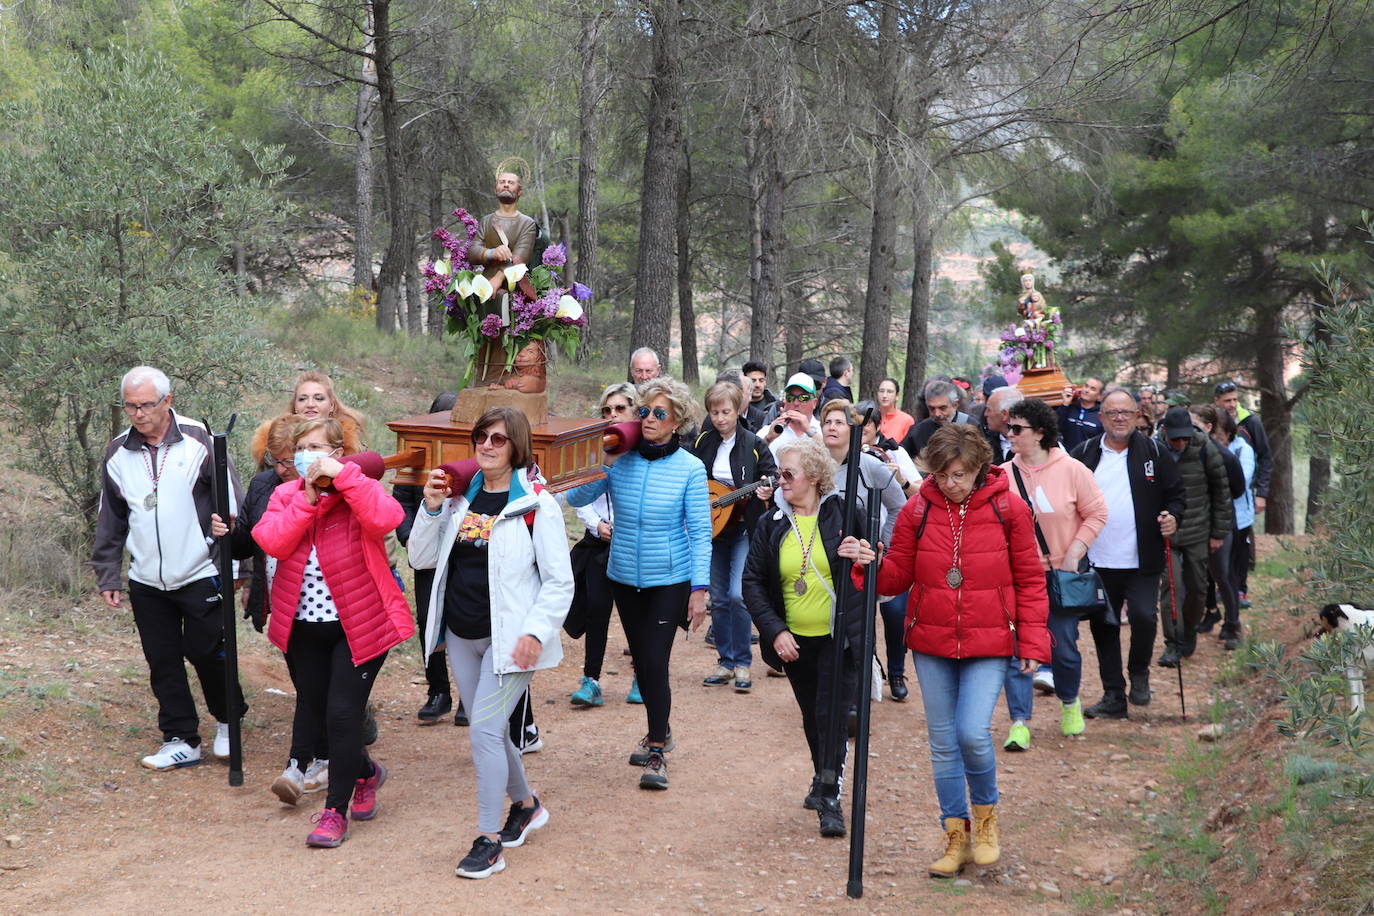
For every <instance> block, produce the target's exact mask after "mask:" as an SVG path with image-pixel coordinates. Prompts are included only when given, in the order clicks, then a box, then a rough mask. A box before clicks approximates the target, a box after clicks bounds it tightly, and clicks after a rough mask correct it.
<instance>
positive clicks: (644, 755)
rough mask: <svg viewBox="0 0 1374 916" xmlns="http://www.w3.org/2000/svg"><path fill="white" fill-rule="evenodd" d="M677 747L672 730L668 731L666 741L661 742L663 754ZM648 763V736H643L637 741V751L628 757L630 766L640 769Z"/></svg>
mask: <svg viewBox="0 0 1374 916" xmlns="http://www.w3.org/2000/svg"><path fill="white" fill-rule="evenodd" d="M676 747H677V742H676V741H674V740H673V730H672V729H671V728H670V729H668V740H667V741H665V742H663V753H665V754H666V753H668V752H669V751H671V750H673V749H674V748H676ZM648 762H649V736H648V735H645V736H644V737H643V738H640V739H639V750H637V751H635V752H634V753H633V754H631V755H630V766H632V767H642V766H644V765H645V764H646V763H648Z"/></svg>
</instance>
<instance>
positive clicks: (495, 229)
mask: <svg viewBox="0 0 1374 916" xmlns="http://www.w3.org/2000/svg"><path fill="white" fill-rule="evenodd" d="M502 164H503V165H504V164H505V163H502ZM523 191H524V185H523V184H522V183H521V181H520V176H519V175H518V174H516V173H515V172H508V171H500V172H497V173H496V201H497V207H496V210H495V211H493V212H491V213H488V214H487V215H486V216H484V217H482V219H481V222H480V223H479V225H478V231H477V237H476V238H474V239H473V240H472V244H471V245H470V246H469V247H468V261H469V262H470V263H471V264H472V267H473V269H474V270H480V271H481V272H482V275H483V276H484V277H486V278H487V280H489V281H490V282H491V287H492V289H493V290H495V295H493V296H492V298H491V300H490V303H489V304H490V307H491V308H492V309H493V311H494V312H495V311H496V310H499V314H500V315H501V319H502V321H503V323H505V324H506V325H507V326H509V325H510V300H509V298H508V294H509V291H508V290H507V288H506V287H507V283H506V275H505V273H504V271H505V269H506V268H507V267H510V266H512V265H514V264H528V263H529V259H530V256H531V255H532V254H533V253H534V243H535V241H536V240H537V239H538V237H539V224H538V223H536V222H535V221H534V218H533V217H531V216H527V215H525V214H524V213H521V212H520V210H519V209H518V208H519V204H520V194H521V193H522V192H523ZM519 285H520V288H521V291H522V292H523V293H524V294H525V295H526V296H529V297H530V298H533V296H534V288H533V287H531V286H530V285H529V281H528V280H527V279H523V278H522V279H521V281H520V284H519ZM506 365H507V355H506V352H505V350H504V348H502V346H501V344H500V343H498V342H496V341H487V342H486V343H484V344H483V345H482V348H481V350H480V351H479V352H478V354H477V381H478V382H479V383H494V384H501V383H502V382H503V381H504V378H503V375H504V370H505V367H506ZM539 390H541V391H542V390H543V389H542V388H540V389H539Z"/></svg>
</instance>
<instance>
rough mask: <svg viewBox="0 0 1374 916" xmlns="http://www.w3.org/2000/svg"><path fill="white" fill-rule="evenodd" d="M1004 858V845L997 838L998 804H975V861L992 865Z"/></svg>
mask: <svg viewBox="0 0 1374 916" xmlns="http://www.w3.org/2000/svg"><path fill="white" fill-rule="evenodd" d="M1000 858H1002V847H1001V846H1000V845H999V843H998V839H997V806H996V805H974V806H973V861H974V862H976V863H977V864H979V865H992V864H993V863H995V862H996V861H997V860H998V859H1000Z"/></svg>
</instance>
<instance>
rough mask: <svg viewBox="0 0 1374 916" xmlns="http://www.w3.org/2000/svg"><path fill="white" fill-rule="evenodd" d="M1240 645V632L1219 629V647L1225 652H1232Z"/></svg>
mask: <svg viewBox="0 0 1374 916" xmlns="http://www.w3.org/2000/svg"><path fill="white" fill-rule="evenodd" d="M1239 645H1240V634H1239V633H1237V632H1236V631H1235V630H1222V631H1221V647H1222V648H1223V649H1225V650H1226V651H1227V652H1234V651H1235V650H1236V648H1237V647H1238V646H1239Z"/></svg>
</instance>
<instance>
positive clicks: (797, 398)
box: [784, 394, 816, 404]
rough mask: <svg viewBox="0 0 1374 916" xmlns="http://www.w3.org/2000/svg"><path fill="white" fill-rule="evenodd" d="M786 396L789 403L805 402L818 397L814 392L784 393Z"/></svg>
mask: <svg viewBox="0 0 1374 916" xmlns="http://www.w3.org/2000/svg"><path fill="white" fill-rule="evenodd" d="M784 397H785V398H786V400H787V403H789V404H797V403H802V404H805V403H806V402H807V401H814V400H815V399H816V396H815V395H814V394H788V395H784Z"/></svg>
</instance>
